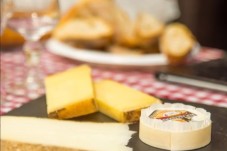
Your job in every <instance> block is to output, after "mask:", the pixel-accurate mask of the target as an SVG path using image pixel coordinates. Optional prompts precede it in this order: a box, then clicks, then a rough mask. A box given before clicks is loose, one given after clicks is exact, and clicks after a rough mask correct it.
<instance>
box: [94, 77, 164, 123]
mask: <svg viewBox="0 0 227 151" xmlns="http://www.w3.org/2000/svg"><path fill="white" fill-rule="evenodd" d="M95 95H96V96H95V100H96V103H97V105H98V108H99V111H100V112H102V113H104V114H106V115H107V116H109V117H112V118H113V119H115V120H117V121H119V122H136V121H138V120H139V117H140V111H141V109H143V108H146V107H148V106H150V105H151V104H153V103H160V100H159V99H157V98H155V97H152V96H149V95H147V94H145V93H142V92H140V91H137V90H135V89H132V88H130V87H127V86H124V85H123V84H120V83H117V82H114V81H111V80H103V81H99V82H96V83H95Z"/></svg>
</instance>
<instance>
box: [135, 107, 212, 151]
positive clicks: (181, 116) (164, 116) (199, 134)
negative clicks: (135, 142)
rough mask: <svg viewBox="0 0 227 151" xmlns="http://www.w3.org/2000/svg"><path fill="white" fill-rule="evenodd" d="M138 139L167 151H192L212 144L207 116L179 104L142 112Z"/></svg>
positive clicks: (196, 109)
mask: <svg viewBox="0 0 227 151" xmlns="http://www.w3.org/2000/svg"><path fill="white" fill-rule="evenodd" d="M139 138H140V139H141V141H143V142H144V143H146V144H148V145H151V146H154V147H157V148H162V149H166V150H192V149H197V148H201V147H203V146H206V145H207V144H209V142H210V141H211V120H210V113H209V112H207V111H206V110H204V109H202V108H195V107H193V106H190V105H184V104H180V103H175V104H170V103H165V104H163V105H162V104H158V105H153V106H151V107H149V108H147V109H143V110H142V113H141V117H140V126H139Z"/></svg>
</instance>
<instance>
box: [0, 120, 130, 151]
mask: <svg viewBox="0 0 227 151" xmlns="http://www.w3.org/2000/svg"><path fill="white" fill-rule="evenodd" d="M133 133H134V132H133V131H130V130H129V127H128V125H127V124H121V123H92V122H76V121H66V120H64V121H63V120H56V119H47V118H34V117H14V116H2V117H1V133H0V135H1V149H0V150H1V151H85V150H89V151H91V150H92V151H131V150H132V149H131V148H129V147H126V145H127V143H128V141H129V139H130V138H131V135H132V134H133ZM122 136H124V137H122Z"/></svg>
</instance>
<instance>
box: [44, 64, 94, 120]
mask: <svg viewBox="0 0 227 151" xmlns="http://www.w3.org/2000/svg"><path fill="white" fill-rule="evenodd" d="M45 86H46V98H47V112H48V115H49V117H53V118H59V119H66V118H72V117H77V116H81V115H86V114H90V113H93V112H96V111H97V108H96V105H95V102H94V92H93V84H92V79H91V69H90V67H88V66H87V65H82V66H79V67H76V68H72V69H69V70H67V71H64V72H61V73H58V74H55V75H52V76H49V77H47V78H46V79H45Z"/></svg>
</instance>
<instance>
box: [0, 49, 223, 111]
mask: <svg viewBox="0 0 227 151" xmlns="http://www.w3.org/2000/svg"><path fill="white" fill-rule="evenodd" d="M221 55H222V51H221V50H216V49H211V48H203V49H202V51H201V52H200V54H199V55H198V56H197V60H198V61H204V60H210V59H214V58H218V57H220V56H221ZM80 64H83V63H82V62H79V61H75V60H70V59H67V58H63V57H60V56H56V55H54V54H51V53H50V52H48V50H44V51H43V55H42V59H41V65H40V67H41V69H42V71H43V72H44V74H45V75H44V76H47V75H50V74H54V73H57V72H61V71H64V70H66V69H68V68H72V67H75V66H78V65H80ZM91 66H92V77H93V79H94V80H100V79H112V80H115V81H118V82H120V83H123V84H125V85H128V86H130V87H132V88H135V89H138V90H141V91H143V92H145V93H148V94H150V95H153V96H156V97H159V98H164V99H170V100H177V101H179V102H194V103H200V104H207V105H212V106H220V107H225V108H227V94H225V93H222V92H215V91H211V90H206V89H199V88H195V87H189V86H182V85H176V84H169V83H165V82H160V81H157V80H156V79H155V78H154V74H153V73H154V70H152V69H153V68H152V67H150V68H144V69H143V68H130V69H128V70H126V69H121V68H109V67H105V66H97V65H91ZM24 70H25V65H24V57H23V54H22V51H21V48H16V49H12V50H10V51H3V52H1V72H4V73H7V78H9V79H10V80H11V81H13V82H14V81H16V80H18V79H19V78H20V77H21V76H22V75H23V74H24V72H23V71H24ZM4 85H5V83H4V80H1V96H2V97H4V98H6V101H5V103H2V104H1V106H0V115H3V114H6V113H7V112H9V111H11V110H13V109H15V108H18V107H20V106H22V105H23V104H25V103H28V102H30V101H31V99H29V98H28V97H26V96H20V97H18V96H13V95H10V94H7V93H5V90H4ZM37 93H38V94H39V96H42V95H44V94H45V90H43V89H41V90H39V91H37Z"/></svg>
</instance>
